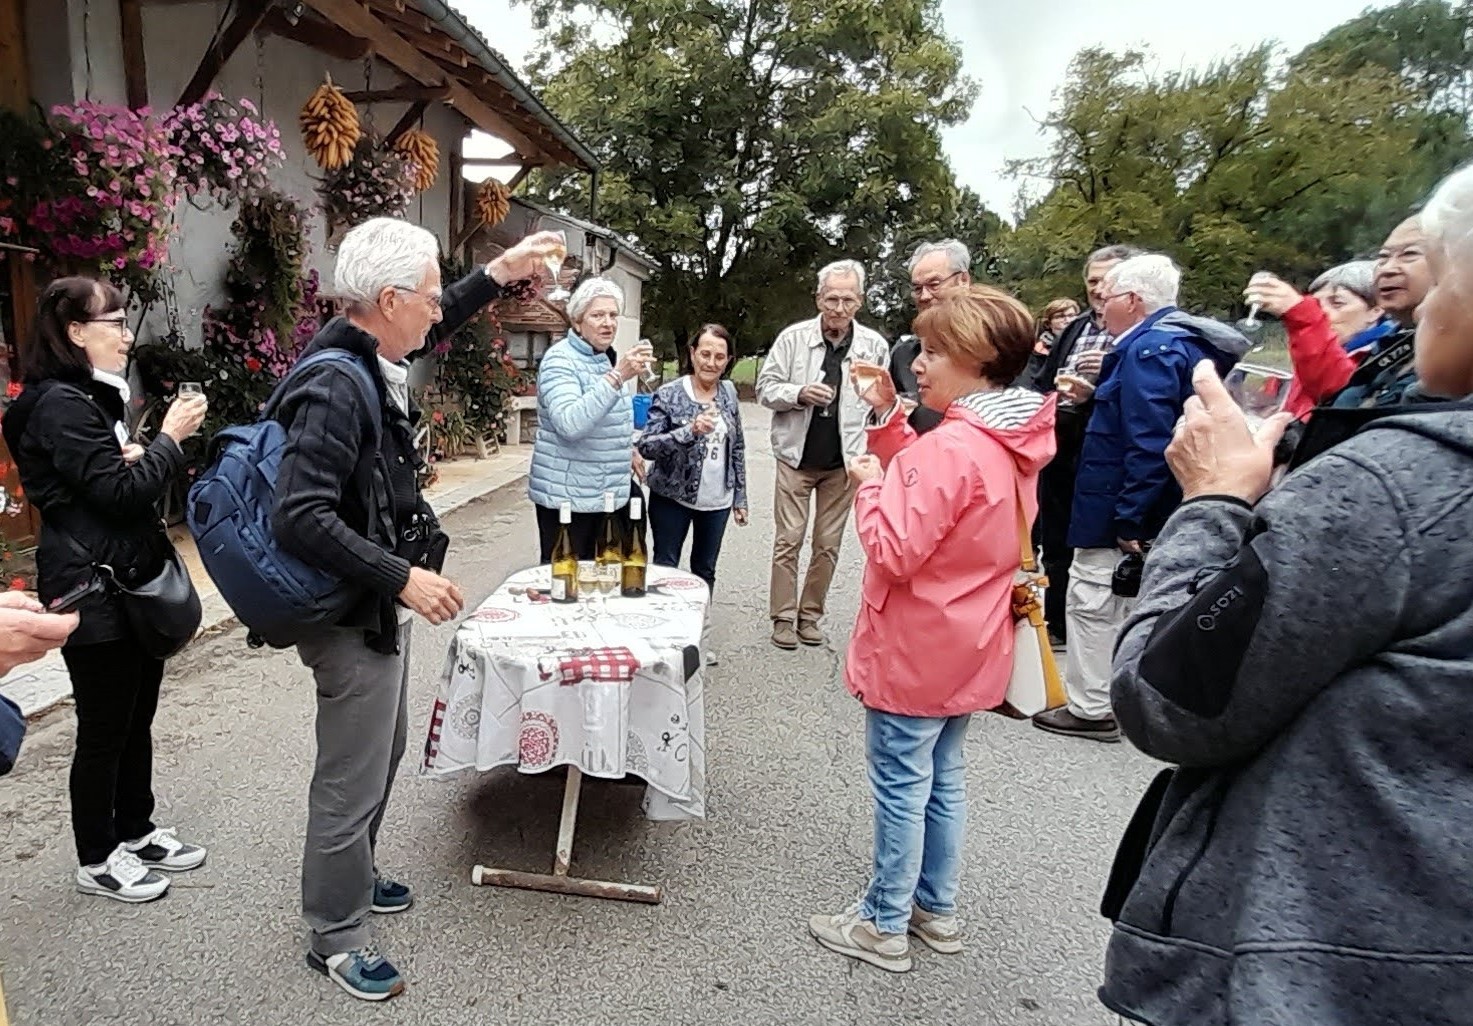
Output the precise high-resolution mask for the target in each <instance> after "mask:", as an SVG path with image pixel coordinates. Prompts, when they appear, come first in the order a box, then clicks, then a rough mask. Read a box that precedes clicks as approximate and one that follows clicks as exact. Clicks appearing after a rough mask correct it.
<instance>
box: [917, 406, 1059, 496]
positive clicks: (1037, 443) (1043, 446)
mask: <svg viewBox="0 0 1473 1026" xmlns="http://www.w3.org/2000/svg"><path fill="white" fill-rule="evenodd" d="M1056 408H1057V396H1055V395H1052V394H1050V395H1047V396H1043V395H1039V394H1038V393H1037V392H1035V391H1033V390H1032V389H1030V388H1004V389H1001V390H999V391H996V392H974V393H972V394H971V395H965V396H962V397H961V398H960V399H958V400H956V402H954V403H952V404H951V406H950V407H949V408H948V409H947V411H946V416H945V418H944V421H954V422H958V423H961V424H965V425H966V426H967V427H969V428H971V429H972V430H974V431H978V432H980V433H982V434H984V435H987V436H989V437H991V438H993V439H995V440H996V441H998V442H1000V443H1001V444H1002V446H1003V448H1005V449H1006V450H1007V451H1008V454H1009V455H1010V456H1012V458H1013V463H1014V464H1015V465H1016V466H1017V468H1018V472H1019V473H1021V474H1023V475H1025V476H1026V475H1031V474H1037V473H1038V472H1039V471H1040V470H1042V469H1043V468H1044V466H1045V465H1046V464H1047V463H1048V462H1049V461H1050V460H1051V459H1053V458H1054V448H1055V441H1054V411H1055V409H1056Z"/></svg>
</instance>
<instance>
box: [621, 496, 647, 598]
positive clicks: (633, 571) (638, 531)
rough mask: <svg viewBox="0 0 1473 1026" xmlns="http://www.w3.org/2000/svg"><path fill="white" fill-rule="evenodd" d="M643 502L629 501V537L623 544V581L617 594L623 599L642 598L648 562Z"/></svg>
mask: <svg viewBox="0 0 1473 1026" xmlns="http://www.w3.org/2000/svg"><path fill="white" fill-rule="evenodd" d="M643 506H644V500H643V499H641V498H639V497H638V496H635V497H634V498H632V499H630V500H629V537H628V538H627V539H626V540H625V543H624V568H623V581H622V586H621V587H620V589H619V593H620V594H621V595H623V596H624V597H625V598H644V579H645V568H646V567H647V566H648V564H649V560H648V559H647V558H646V556H645V553H644V524H643V523H642V522H641V519H640V518H641V517H642V516H643V515H644V509H643V508H642V507H643Z"/></svg>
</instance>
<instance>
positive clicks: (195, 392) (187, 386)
mask: <svg viewBox="0 0 1473 1026" xmlns="http://www.w3.org/2000/svg"><path fill="white" fill-rule="evenodd" d="M204 394H205V390H204V386H202V385H201V384H200V383H199V382H198V381H181V382H179V392H178V395H179V398H180V399H190V398H193V397H194V396H199V397H200V398H204Z"/></svg>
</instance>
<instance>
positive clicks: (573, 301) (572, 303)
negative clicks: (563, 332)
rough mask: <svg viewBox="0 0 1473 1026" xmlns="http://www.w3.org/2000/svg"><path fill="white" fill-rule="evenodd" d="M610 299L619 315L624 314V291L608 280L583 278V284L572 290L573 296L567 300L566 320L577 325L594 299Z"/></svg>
mask: <svg viewBox="0 0 1473 1026" xmlns="http://www.w3.org/2000/svg"><path fill="white" fill-rule="evenodd" d="M604 298H608V299H612V300H613V301H614V305H615V306H617V307H618V308H619V315H620V316H621V317H622V316H623V314H624V290H623V289H621V288H619V286H618V285H615V284H614V283H613V282H612V281H610V280H609V279H608V278H585V279H583V284H581V285H579V286H578V287H577V288H576V289H574V290H573V295H572V296H570V297H569V298H568V320H570V321H572V322H573V323H574V324H577V323H578V322H579V321H581V320H582V319H583V315H584V314H586V313H587V312H588V308H589V307H590V306H592V305H593V301H594V300H595V299H604Z"/></svg>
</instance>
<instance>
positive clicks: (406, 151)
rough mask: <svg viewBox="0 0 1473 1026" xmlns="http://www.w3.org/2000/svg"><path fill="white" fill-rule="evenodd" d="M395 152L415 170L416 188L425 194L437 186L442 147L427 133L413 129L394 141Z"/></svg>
mask: <svg viewBox="0 0 1473 1026" xmlns="http://www.w3.org/2000/svg"><path fill="white" fill-rule="evenodd" d="M394 152H395V153H397V154H399V156H401V157H403V158H404V159H405V160H406V161H408V162H409V165H410V166H411V167H412V168H413V169H414V188H415V191H416V192H424V191H425V190H426V189H428V188H429V187H430V186H432V185H434V184H435V176H436V175H437V174H439V172H440V146H439V144H438V143H436V142H435V140H434V138H433V137H432V136H431V135H430V134H429V133H428V132H426V131H424V130H422V129H418V128H411V129H410V130H409V131H407V132H405V133H404V134H403V135H401V136H399V138H398V139H396V140H394Z"/></svg>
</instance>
